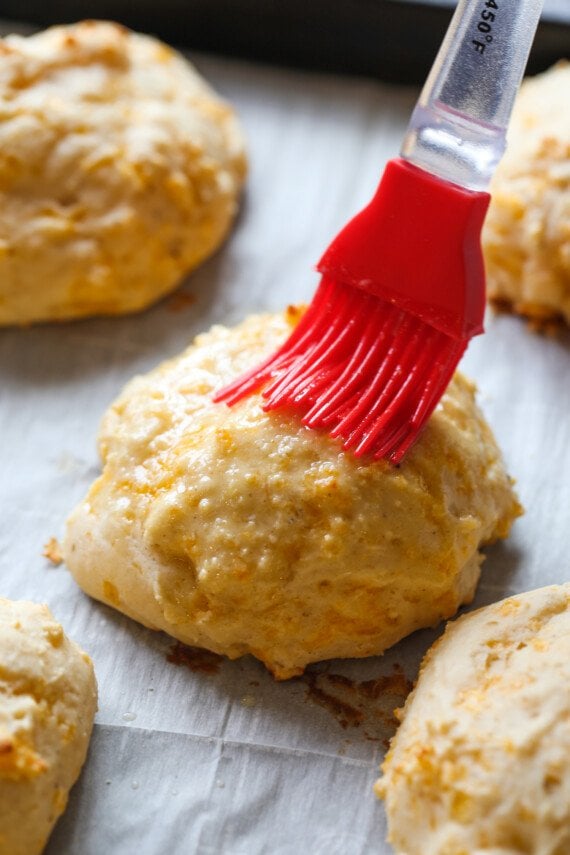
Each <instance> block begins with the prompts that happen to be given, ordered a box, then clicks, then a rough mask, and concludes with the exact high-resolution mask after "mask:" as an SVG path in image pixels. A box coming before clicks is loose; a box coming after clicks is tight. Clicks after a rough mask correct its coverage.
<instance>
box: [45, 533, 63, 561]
mask: <svg viewBox="0 0 570 855" xmlns="http://www.w3.org/2000/svg"><path fill="white" fill-rule="evenodd" d="M42 555H43V556H44V558H47V560H48V561H49V562H50V563H51V564H53V566H54V567H58V566H59V565H60V564H61V563H62V562H63V554H62V551H61V546H60V543H59V541H58V539H57V538H56V537H50V539H49V540H48V542H47V543H46V544H45V546H44V548H43V551H42Z"/></svg>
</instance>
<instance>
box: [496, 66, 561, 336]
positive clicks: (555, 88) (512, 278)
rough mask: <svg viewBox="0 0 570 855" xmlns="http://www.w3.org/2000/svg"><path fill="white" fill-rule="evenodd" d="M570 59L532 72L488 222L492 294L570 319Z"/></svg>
mask: <svg viewBox="0 0 570 855" xmlns="http://www.w3.org/2000/svg"><path fill="white" fill-rule="evenodd" d="M569 91H570V64H568V63H559V64H558V65H556V66H554V68H552V69H550V71H548V72H546V73H545V74H541V75H539V76H537V77H534V78H530V79H528V80H526V81H525V82H524V83H523V85H522V87H521V90H520V93H519V96H518V99H517V102H516V104H515V109H514V113H513V117H512V121H511V125H510V127H509V133H508V146H507V151H506V154H505V156H504V157H503V160H502V161H501V163H500V165H499V168H498V169H497V172H496V175H495V178H494V180H493V182H492V185H491V193H492V197H491V205H490V208H489V213H488V215H487V220H486V222H485V227H484V230H483V248H484V253H485V262H486V268H487V279H488V294H489V297H490V298H491V300H492V301H494V302H495V303H498V304H499V305H502V306H506V307H508V308H510V309H512V310H514V311H515V312H518V313H519V314H522V315H525V316H527V317H529V318H531V319H533V320H536V321H538V322H547V321H552V320H556V319H557V318H561V319H563V320H565V321H566V323H570V111H569V110H568V93H569Z"/></svg>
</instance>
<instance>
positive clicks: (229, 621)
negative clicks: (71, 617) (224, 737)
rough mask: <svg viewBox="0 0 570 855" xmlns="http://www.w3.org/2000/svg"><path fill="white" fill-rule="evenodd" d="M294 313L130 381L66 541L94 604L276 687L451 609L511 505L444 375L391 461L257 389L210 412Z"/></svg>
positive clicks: (503, 478)
mask: <svg viewBox="0 0 570 855" xmlns="http://www.w3.org/2000/svg"><path fill="white" fill-rule="evenodd" d="M298 317H299V312H298V311H296V310H294V309H290V310H289V311H288V312H287V313H286V314H285V315H281V314H279V315H266V316H254V317H251V318H249V319H248V320H246V321H245V322H244V323H242V324H241V325H240V326H238V327H235V328H234V329H226V328H224V327H220V326H218V327H214V328H213V329H212V330H211V332H209V333H206V334H205V335H202V336H199V337H198V338H197V340H196V342H195V344H193V345H192V346H191V347H190V348H188V350H187V351H186V352H185V353H183V354H182V355H181V356H180V357H178V358H177V359H173V360H171V361H170V362H166V363H165V364H163V365H161V366H160V367H159V368H157V369H156V370H155V371H153V372H151V373H150V374H148V375H147V376H145V377H138V378H135V379H134V380H133V381H132V382H131V383H130V384H129V385H128V386H127V387H126V389H125V390H124V392H123V394H122V395H121V396H120V397H119V399H118V400H117V401H116V402H115V404H114V405H113V406H112V407H111V409H110V410H109V411H108V413H107V415H106V416H105V419H104V421H103V425H102V429H101V434H100V450H101V455H102V458H103V464H104V469H103V475H102V476H101V477H100V478H99V479H98V480H97V481H96V482H95V483H94V484H93V486H92V488H91V490H90V492H89V494H88V495H87V498H86V499H85V501H84V502H82V503H81V504H80V505H79V507H78V508H77V509H76V510H75V512H74V513H73V514H72V516H71V518H70V520H69V523H68V528H67V537H66V540H65V544H64V546H63V552H64V557H65V560H66V562H67V565H68V567H69V569H70V570H71V572H72V573H73V575H74V576H75V578H76V580H77V581H78V582H79V584H80V585H81V587H82V588H83V589H84V590H85V591H86V592H87V593H88V594H90V595H91V596H93V597H96V598H97V599H100V600H102V601H103V602H105V603H108V604H109V605H112V606H114V607H115V608H118V609H120V610H121V611H123V612H125V613H126V614H128V615H130V616H131V617H134V618H136V619H137V620H139V621H141V622H142V623H144V624H145V625H146V626H150V627H153V628H155V629H163V630H165V631H166V632H169V633H170V634H171V635H173V636H175V637H176V638H178V639H180V640H181V641H183V642H186V643H188V644H193V645H199V646H203V647H207V648H209V649H211V650H214V651H215V652H217V653H225V654H227V655H228V656H230V657H231V658H235V657H238V656H241V655H243V654H246V653H252V654H253V655H254V656H257V657H258V658H259V659H261V660H262V661H263V662H264V663H265V664H266V665H267V667H268V668H269V669H270V670H271V671H273V673H274V674H275V675H276V676H277V677H279V678H286V677H291V676H293V675H295V674H299V673H301V672H302V671H303V669H304V667H305V666H306V665H307V664H308V663H309V662H314V661H316V660H319V659H325V658H329V657H336V656H351V657H352V656H368V655H370V654H375V653H380V652H382V651H383V650H384V649H385V648H386V647H389V646H390V645H391V644H394V643H395V642H396V641H398V639H400V638H402V636H404V635H407V634H408V633H410V632H412V631H413V630H415V629H417V628H418V627H423V626H429V625H432V624H435V623H437V622H438V621H439V620H441V619H442V618H444V617H449V616H450V615H452V614H454V613H455V611H456V609H457V608H458V606H459V605H460V604H461V603H465V602H469V601H470V600H471V598H472V596H473V592H474V590H475V586H476V584H477V581H478V578H479V572H480V564H481V561H482V555H481V553H480V552H479V547H480V546H481V545H482V544H485V543H490V542H492V541H493V540H496V539H497V538H499V537H506V536H507V534H508V532H509V529H510V526H511V523H512V521H513V519H514V518H515V517H516V516H517V515H518V514H519V513H520V506H519V504H518V502H517V500H516V498H515V496H514V494H513V490H512V485H511V481H510V479H509V477H508V476H507V474H506V473H505V470H504V467H503V463H502V460H501V457H500V454H499V451H498V449H497V446H496V444H495V441H494V439H493V436H492V434H491V431H490V430H489V428H488V426H487V425H486V423H485V422H484V420H483V417H482V416H481V414H480V413H479V411H478V409H477V408H476V406H475V403H474V390H473V386H472V385H471V384H470V383H469V382H468V381H467V380H465V379H464V378H463V377H461V376H459V375H458V376H457V377H456V378H455V380H454V381H453V383H452V384H451V387H450V389H449V391H448V393H447V394H446V396H445V397H444V399H443V402H442V404H441V406H440V407H439V408H438V409H437V411H436V413H435V414H434V415H433V417H432V419H431V422H430V424H429V426H428V427H427V429H426V431H425V432H424V434H423V435H422V437H421V439H420V441H419V442H418V444H417V445H416V447H415V448H414V449H413V450H412V451H411V453H410V454H409V455H408V457H407V458H406V460H405V462H404V463H403V464H402V465H401V466H400V467H399V468H393V467H392V466H391V465H389V464H388V463H386V462H384V461H380V462H371V461H370V460H363V459H361V460H357V459H356V458H355V457H354V456H353V455H352V454H350V453H345V452H343V451H342V450H341V448H340V445H339V443H338V441H336V440H333V439H331V438H330V437H329V436H327V435H325V434H321V433H317V432H315V431H311V430H309V429H308V428H305V427H303V426H302V425H301V424H300V423H299V421H298V420H297V419H296V418H295V417H294V416H292V415H290V414H288V413H287V412H273V413H271V414H266V413H264V412H263V411H262V409H261V406H260V398H259V396H258V395H253V396H252V397H250V398H248V399H246V400H245V401H243V402H242V403H240V404H239V405H237V406H235V407H233V408H228V407H226V405H225V404H213V403H212V400H211V393H212V391H213V390H215V389H217V388H218V387H220V386H221V385H222V384H224V383H226V382H228V381H229V380H230V379H231V378H233V377H234V376H235V375H238V374H240V373H241V372H242V371H244V370H245V369H247V368H248V367H250V366H252V365H254V364H257V363H258V362H259V360H260V359H262V358H263V357H264V356H265V355H268V354H269V353H270V352H272V351H273V350H275V348H276V347H277V346H278V345H279V344H280V343H281V342H282V340H283V339H284V338H285V336H286V335H287V333H288V332H289V331H290V328H291V325H292V324H294V323H295V322H296V321H297V319H298Z"/></svg>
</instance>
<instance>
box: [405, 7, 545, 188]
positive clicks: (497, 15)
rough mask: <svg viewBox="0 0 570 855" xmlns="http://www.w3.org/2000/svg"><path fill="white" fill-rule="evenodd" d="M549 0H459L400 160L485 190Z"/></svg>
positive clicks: (502, 149)
mask: <svg viewBox="0 0 570 855" xmlns="http://www.w3.org/2000/svg"><path fill="white" fill-rule="evenodd" d="M542 6H543V0H459V3H458V5H457V9H456V11H455V14H454V15H453V18H452V20H451V23H450V25H449V29H448V31H447V34H446V36H445V39H444V41H443V44H442V46H441V48H440V49H439V53H438V55H437V57H436V60H435V62H434V64H433V67H432V69H431V72H430V74H429V77H428V79H427V81H426V84H425V86H424V88H423V91H422V94H421V96H420V99H419V101H418V103H417V105H416V108H415V110H414V112H413V114H412V118H411V120H410V124H409V126H408V130H407V132H406V136H405V138H404V143H403V146H402V152H401V154H402V157H403V158H404V159H405V160H408V161H409V162H410V163H413V164H415V165H416V166H419V167H420V168H421V169H425V170H426V171H427V172H431V173H432V174H433V175H437V176H439V177H440V178H443V179H445V180H446V181H451V182H453V183H454V184H459V185H460V186H462V187H467V188H469V189H472V190H485V189H486V188H487V186H488V184H489V181H490V179H491V176H492V175H493V172H494V171H495V167H496V166H497V164H498V162H499V160H500V159H501V157H502V155H503V152H504V150H505V140H506V129H507V125H508V123H509V118H510V115H511V110H512V107H513V102H514V99H515V95H516V93H517V90H518V87H519V85H520V82H521V79H522V76H523V73H524V69H525V66H526V62H527V59H528V55H529V52H530V48H531V45H532V41H533V38H534V34H535V32H536V28H537V26H538V21H539V18H540V12H541V10H542Z"/></svg>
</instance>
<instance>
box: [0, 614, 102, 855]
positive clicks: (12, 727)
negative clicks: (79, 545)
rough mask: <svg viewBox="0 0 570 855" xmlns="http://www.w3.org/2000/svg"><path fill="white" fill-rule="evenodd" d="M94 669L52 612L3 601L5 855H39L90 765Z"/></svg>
mask: <svg viewBox="0 0 570 855" xmlns="http://www.w3.org/2000/svg"><path fill="white" fill-rule="evenodd" d="M96 706H97V688H96V684H95V677H94V674H93V665H92V663H91V660H90V659H89V657H88V656H87V654H86V653H83V651H82V650H80V649H79V647H78V646H77V645H76V644H74V643H73V642H72V641H70V640H69V639H68V638H67V637H66V636H65V634H64V632H63V629H62V628H61V626H60V625H59V624H58V623H57V622H56V621H55V620H54V618H53V616H52V615H51V613H50V611H49V609H48V608H47V607H46V606H39V605H36V604H35V603H28V602H11V601H10V600H4V599H0V855H35V853H39V852H41V851H42V850H43V848H44V846H45V844H46V841H47V839H48V837H49V834H50V832H51V830H52V828H53V826H54V824H55V822H56V820H57V818H58V817H59V816H60V814H62V813H63V811H64V809H65V806H66V803H67V796H68V792H69V790H70V788H71V787H72V785H73V784H74V783H75V781H76V779H77V777H78V775H79V772H80V770H81V766H82V765H83V762H84V760H85V755H86V753H87V746H88V744H89V737H90V735H91V728H92V725H93V717H94V715H95V709H96Z"/></svg>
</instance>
